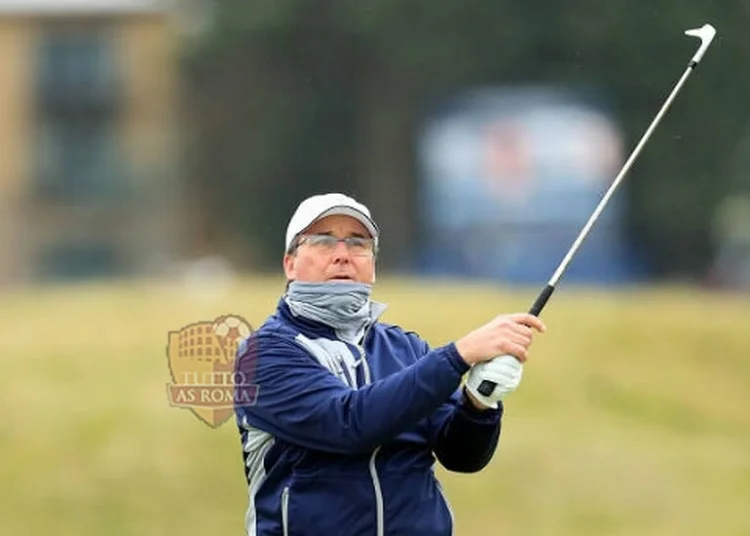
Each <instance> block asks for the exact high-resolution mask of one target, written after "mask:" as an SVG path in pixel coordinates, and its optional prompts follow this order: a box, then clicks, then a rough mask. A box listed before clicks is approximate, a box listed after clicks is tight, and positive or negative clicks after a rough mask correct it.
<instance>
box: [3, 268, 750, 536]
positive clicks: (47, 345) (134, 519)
mask: <svg viewBox="0 0 750 536" xmlns="http://www.w3.org/2000/svg"><path fill="white" fill-rule="evenodd" d="M281 288H282V283H281V281H280V280H278V279H253V280H248V281H243V282H242V283H241V284H238V285H237V286H235V287H234V288H232V289H230V290H231V292H230V293H228V294H222V295H219V296H216V297H213V298H212V297H210V296H201V295H196V294H192V295H191V294H190V293H188V292H187V291H186V289H185V288H180V287H176V286H171V287H169V286H160V285H145V284H141V285H130V286H128V285H121V286H104V285H102V286H97V285H90V286H82V287H69V288H62V289H56V288H49V289H46V290H37V291H33V292H32V291H29V292H15V293H6V294H4V295H3V297H2V302H0V303H1V304H2V305H0V325H2V326H3V330H2V337H0V356H2V357H1V358H0V359H2V364H3V368H2V370H1V371H0V407H1V408H2V409H3V415H2V417H3V420H4V423H3V426H2V428H0V455H1V456H2V458H1V459H2V463H1V464H0V482H2V483H3V484H4V493H3V500H2V501H0V534H3V535H5V534H7V535H19V536H20V535H27V534H28V535H31V534H55V535H56V536H67V535H76V536H87V535H95V534H96V535H100V534H107V535H120V534H122V535H138V536H149V535H154V536H157V535H158V536H163V535H165V534H179V535H180V536H191V535H205V534H222V535H230V534H236V535H240V534H242V529H243V516H244V513H245V507H246V500H247V494H246V490H245V485H244V481H243V476H242V466H241V460H240V451H239V444H238V439H237V437H236V434H235V433H234V429H233V427H232V422H231V421H229V422H228V423H226V424H225V425H223V426H222V427H220V428H218V429H211V428H209V427H208V426H206V425H204V424H203V423H202V422H200V421H199V420H198V419H197V418H196V417H195V416H194V415H193V414H192V413H190V412H189V411H187V410H181V409H177V408H172V407H169V405H168V402H167V395H166V384H167V383H168V382H169V380H170V378H169V370H168V367H167V360H166V354H165V346H166V342H167V332H168V331H169V330H175V329H178V328H180V327H181V326H182V325H184V324H187V323H190V322H193V321H196V320H204V319H213V318H214V317H216V316H218V315H220V314H224V313H229V312H234V313H238V314H241V315H243V316H244V317H245V318H247V319H248V320H249V321H250V322H251V323H252V324H253V325H255V326H257V325H258V324H260V323H261V322H262V321H263V319H264V318H265V316H266V315H267V314H269V313H270V312H271V310H272V309H273V307H274V306H275V303H276V300H277V298H278V293H279V291H280V290H281ZM537 290H538V289H535V288H532V289H516V290H513V291H510V290H505V289H498V288H491V287H482V286H477V285H465V284H464V285H459V284H455V283H453V284H450V285H449V284H447V283H442V284H441V283H439V282H434V283H426V282H412V281H406V280H385V279H384V280H383V281H382V282H379V283H378V287H377V291H376V298H377V299H380V300H382V301H385V302H387V303H388V304H389V308H388V310H387V312H386V314H385V317H384V319H385V320H386V321H389V322H395V323H399V324H402V325H404V326H405V327H408V328H410V329H414V330H416V331H417V332H419V333H420V334H421V335H422V336H423V337H425V338H426V339H427V340H428V341H430V342H431V343H432V344H434V345H439V344H442V343H444V342H447V341H449V340H452V339H454V338H456V337H458V336H460V335H461V334H463V333H465V332H466V331H468V330H470V329H472V328H474V327H476V326H477V325H479V324H480V323H482V322H484V321H486V320H488V319H489V318H491V317H492V316H493V315H495V314H499V313H502V312H510V311H516V310H525V309H526V308H527V307H528V304H529V303H530V302H531V301H532V300H533V298H534V297H535V295H536V292H537ZM544 319H545V321H546V323H547V326H548V328H549V330H548V332H547V333H546V334H544V335H542V336H539V337H538V338H537V341H536V343H535V345H534V347H533V349H532V353H531V359H530V362H529V364H528V365H527V366H526V368H525V375H524V380H523V383H522V385H521V388H520V389H519V391H518V392H516V393H514V394H513V395H512V396H511V397H510V398H509V399H508V401H507V410H506V416H505V421H504V422H505V424H504V433H503V436H502V438H501V444H500V447H499V449H498V451H497V454H496V456H495V458H494V459H493V461H492V462H491V464H490V465H489V466H488V467H487V468H486V470H485V471H483V472H482V473H479V474H475V475H454V474H449V473H446V472H445V471H443V470H440V471H439V474H440V477H441V479H442V481H443V482H444V486H445V488H446V494H447V496H448V497H449V499H450V501H451V503H452V507H453V510H454V513H455V515H456V518H457V534H458V535H471V534H491V535H494V534H513V535H515V536H518V535H529V536H534V535H551V534H554V535H556V536H565V535H576V536H584V535H601V534H607V535H626V534H627V535H630V534H637V535H639V536H644V535H659V536H673V535H675V536H676V535H685V534H717V535H719V534H720V535H722V536H727V535H747V534H750V507H749V506H748V504H750V389H749V388H748V384H749V383H750V300H748V299H742V298H740V297H737V296H731V295H715V294H707V293H703V292H700V291H698V290H695V289H687V288H664V289H629V290H627V291H617V292H602V291H594V290H587V289H582V288H572V287H571V288H564V289H560V290H559V291H558V293H557V294H556V295H555V296H554V297H553V298H552V302H551V303H550V305H549V307H548V309H547V310H546V311H545V313H544Z"/></svg>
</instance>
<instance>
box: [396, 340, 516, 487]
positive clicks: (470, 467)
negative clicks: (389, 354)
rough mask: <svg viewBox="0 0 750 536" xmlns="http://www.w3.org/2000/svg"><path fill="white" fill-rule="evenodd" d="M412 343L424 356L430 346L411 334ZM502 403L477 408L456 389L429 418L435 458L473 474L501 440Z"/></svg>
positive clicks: (485, 462)
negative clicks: (485, 407) (496, 406)
mask: <svg viewBox="0 0 750 536" xmlns="http://www.w3.org/2000/svg"><path fill="white" fill-rule="evenodd" d="M410 336H411V337H412V345H413V346H416V347H418V348H420V347H421V353H422V354H424V355H425V356H426V355H428V354H429V352H430V349H429V346H428V345H427V343H426V342H425V341H423V340H422V339H420V338H419V337H417V336H416V335H415V334H413V333H411V334H410ZM502 415H503V405H502V402H501V403H499V404H498V408H497V409H487V410H478V409H477V408H475V407H474V405H473V404H472V403H471V401H470V400H469V399H468V398H467V395H466V394H465V392H464V390H463V387H460V388H457V389H456V390H455V391H454V392H453V393H452V395H451V396H450V398H449V399H448V401H447V402H445V403H444V404H442V405H441V406H440V407H439V408H438V410H437V411H436V412H435V414H434V415H433V416H432V418H431V419H430V435H431V438H430V439H431V444H432V448H433V451H434V453H435V457H436V458H437V459H438V461H439V462H440V463H441V464H442V465H443V467H445V468H446V469H447V470H449V471H454V472H458V473H474V472H477V471H480V470H481V469H483V468H484V467H485V466H486V465H487V464H488V463H489V462H490V460H491V459H492V456H493V455H494V453H495V449H496V448H497V444H498V441H499V439H500V431H501V423H502Z"/></svg>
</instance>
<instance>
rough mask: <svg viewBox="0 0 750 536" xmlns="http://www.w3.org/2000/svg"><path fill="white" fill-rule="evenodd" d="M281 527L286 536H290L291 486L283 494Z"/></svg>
mask: <svg viewBox="0 0 750 536" xmlns="http://www.w3.org/2000/svg"><path fill="white" fill-rule="evenodd" d="M281 527H282V530H283V532H284V536H289V486H287V487H285V488H284V491H282V492H281Z"/></svg>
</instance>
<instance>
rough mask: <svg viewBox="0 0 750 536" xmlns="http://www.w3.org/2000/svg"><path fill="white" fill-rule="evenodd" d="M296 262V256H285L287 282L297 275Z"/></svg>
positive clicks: (284, 264) (283, 262)
mask: <svg viewBox="0 0 750 536" xmlns="http://www.w3.org/2000/svg"><path fill="white" fill-rule="evenodd" d="M296 260H297V258H296V257H295V256H294V255H289V254H288V253H287V254H285V255H284V260H283V261H282V264H283V266H284V275H286V278H287V281H291V280H292V279H294V278H295V276H296V275H297V270H296V269H295V266H294V264H295V261H296Z"/></svg>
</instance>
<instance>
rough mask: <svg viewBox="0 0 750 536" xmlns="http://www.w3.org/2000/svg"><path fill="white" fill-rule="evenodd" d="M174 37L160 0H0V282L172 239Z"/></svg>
mask: <svg viewBox="0 0 750 536" xmlns="http://www.w3.org/2000/svg"><path fill="white" fill-rule="evenodd" d="M178 36H179V33H178V32H177V31H176V28H175V25H174V24H173V18H172V17H171V13H170V11H169V9H168V8H167V7H166V6H165V5H162V4H160V3H159V2H157V0H0V65H2V66H3V76H2V80H1V81H0V114H1V115H0V282H4V283H20V282H30V281H38V280H59V279H69V278H85V277H95V276H110V275H120V274H128V273H133V272H137V271H140V270H142V269H143V268H144V266H143V265H144V264H145V263H147V262H149V260H150V259H154V258H156V257H157V256H158V255H160V254H168V253H169V252H170V251H171V250H172V249H173V248H174V247H175V246H176V244H175V240H176V232H175V229H176V227H177V215H178V214H179V210H178V209H179V200H178V198H177V192H178V189H176V188H175V184H176V183H175V181H176V176H177V173H178V171H177V163H178V159H177V151H176V146H177V144H176V140H175V132H176V103H177V94H176V68H177V57H176V52H177V43H178V39H179V37H178Z"/></svg>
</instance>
